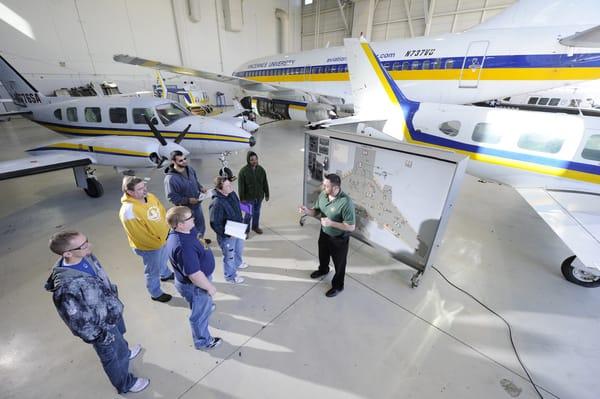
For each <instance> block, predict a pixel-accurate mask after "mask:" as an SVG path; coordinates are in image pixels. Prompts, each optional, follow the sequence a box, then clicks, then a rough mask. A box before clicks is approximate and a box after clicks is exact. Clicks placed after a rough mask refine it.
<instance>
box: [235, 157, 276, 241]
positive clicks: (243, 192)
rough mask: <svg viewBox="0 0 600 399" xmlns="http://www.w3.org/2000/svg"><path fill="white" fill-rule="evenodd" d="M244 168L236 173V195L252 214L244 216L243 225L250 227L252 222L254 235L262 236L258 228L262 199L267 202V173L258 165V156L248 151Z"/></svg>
mask: <svg viewBox="0 0 600 399" xmlns="http://www.w3.org/2000/svg"><path fill="white" fill-rule="evenodd" d="M246 162H247V164H246V166H244V167H243V168H242V169H240V173H238V194H239V196H240V201H242V202H244V203H246V204H250V205H251V207H252V212H248V213H246V214H245V216H244V223H246V224H248V225H250V220H252V230H253V231H255V232H256V234H262V233H263V231H262V229H261V228H260V227H259V218H260V206H261V204H262V201H263V198H264V200H265V201H268V200H269V182H268V181H267V172H266V171H265V169H264V168H263V167H262V166H260V165H259V164H258V155H256V153H255V152H254V151H248V155H247V156H246Z"/></svg>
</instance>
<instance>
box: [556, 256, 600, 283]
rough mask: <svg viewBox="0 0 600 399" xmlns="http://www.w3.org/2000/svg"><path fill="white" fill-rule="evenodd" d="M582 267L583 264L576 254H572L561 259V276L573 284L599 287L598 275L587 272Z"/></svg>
mask: <svg viewBox="0 0 600 399" xmlns="http://www.w3.org/2000/svg"><path fill="white" fill-rule="evenodd" d="M578 266H579V267H578ZM584 268H585V265H583V263H581V262H580V261H579V259H577V256H575V255H573V256H569V257H568V258H567V259H565V260H564V261H563V263H562V265H561V267H560V270H561V271H562V274H563V276H565V278H566V279H567V280H568V281H570V282H572V283H573V284H577V285H580V286H582V287H587V288H593V287H600V276H598V275H595V274H592V273H589V272H588V271H586V270H585V269H584Z"/></svg>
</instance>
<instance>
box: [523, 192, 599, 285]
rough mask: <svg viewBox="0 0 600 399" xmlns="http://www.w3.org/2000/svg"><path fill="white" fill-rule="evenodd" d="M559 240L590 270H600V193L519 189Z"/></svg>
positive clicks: (595, 272) (596, 271)
mask: <svg viewBox="0 0 600 399" xmlns="http://www.w3.org/2000/svg"><path fill="white" fill-rule="evenodd" d="M517 191H518V192H519V194H521V196H523V198H525V200H526V201H527V202H528V203H529V205H531V207H532V208H533V209H534V210H535V211H536V212H537V213H538V214H539V215H540V216H541V217H542V219H544V221H545V222H546V223H547V224H548V226H550V228H552V230H553V231H554V232H555V233H556V235H558V236H559V237H560V239H561V240H562V241H563V242H564V243H565V244H566V245H567V247H569V249H571V250H572V251H573V252H574V253H575V255H577V257H578V258H579V260H580V261H581V263H583V264H584V265H585V266H587V267H588V268H593V269H595V271H594V273H593V274H598V271H600V255H599V254H600V194H594V193H587V192H576V191H561V190H546V189H542V188H517Z"/></svg>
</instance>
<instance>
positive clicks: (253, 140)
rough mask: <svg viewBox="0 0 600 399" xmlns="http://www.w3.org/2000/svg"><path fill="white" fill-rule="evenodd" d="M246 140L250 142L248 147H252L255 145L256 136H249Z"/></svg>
mask: <svg viewBox="0 0 600 399" xmlns="http://www.w3.org/2000/svg"><path fill="white" fill-rule="evenodd" d="M248 142H249V143H250V147H254V146H255V145H256V137H254V136H250V138H249V139H248Z"/></svg>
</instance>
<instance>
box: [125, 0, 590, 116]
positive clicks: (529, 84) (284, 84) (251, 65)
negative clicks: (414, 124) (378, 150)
mask: <svg viewBox="0 0 600 399" xmlns="http://www.w3.org/2000/svg"><path fill="white" fill-rule="evenodd" d="M598 21H600V2H598V1H597V0H578V1H572V0H551V1H549V0H520V1H518V2H517V3H515V4H514V5H513V6H511V7H510V8H508V9H506V10H505V11H504V12H502V13H501V14H498V15H497V16H495V17H493V18H491V19H489V20H488V21H486V22H485V23H483V24H481V25H479V26H477V27H475V28H472V29H470V30H468V31H465V32H461V33H450V34H444V35H439V36H431V37H417V38H411V39H394V40H388V41H384V42H379V43H373V48H374V49H375V53H376V54H377V58H378V59H379V61H380V62H381V63H382V65H383V67H384V68H385V69H386V70H387V71H388V73H389V74H390V76H391V77H392V79H393V80H394V81H395V83H396V84H397V85H398V86H399V87H400V88H401V89H402V90H403V91H404V92H405V93H406V95H407V96H409V97H410V98H412V99H415V100H418V101H431V102H439V103H449V104H470V103H476V102H480V101H486V100H491V99H495V98H503V97H506V96H510V95H514V94H519V93H528V92H535V91H539V90H546V89H550V88H553V87H560V86H564V85H568V84H574V83H576V82H580V81H584V80H591V79H598V78H600V51H599V50H598V48H599V47H600V41H599V40H598V35H597V33H598V31H599V30H600V26H599V25H598ZM114 59H115V60H116V61H119V62H123V63H128V64H133V65H143V66H147V67H151V68H155V69H159V70H165V71H170V72H173V73H179V74H183V75H186V76H196V77H200V78H204V79H209V80H214V81H218V82H222V83H228V84H233V85H237V86H238V87H239V88H240V89H242V90H243V91H244V92H246V93H251V94H254V95H256V93H262V94H261V95H259V96H258V97H256V96H255V97H252V98H251V99H249V98H247V101H246V102H244V101H243V102H242V105H244V106H245V107H249V103H250V102H251V103H252V106H253V108H254V111H255V112H256V113H257V114H259V115H261V116H266V117H270V118H273V119H296V120H303V121H309V122H311V123H313V122H318V121H320V120H322V119H329V118H335V117H340V116H342V114H344V113H347V114H351V113H352V106H351V104H352V102H353V99H352V92H351V87H350V82H349V76H348V62H347V59H346V54H345V51H344V48H343V47H330V48H324V49H315V50H310V51H304V52H301V53H295V54H282V55H276V56H271V57H264V58H259V59H254V60H252V61H248V62H247V63H245V64H243V65H242V66H241V67H240V68H238V69H237V70H236V71H234V73H233V76H226V75H222V74H216V73H211V72H206V71H199V70H195V69H191V68H185V67H180V66H173V65H167V64H162V63H160V62H158V61H151V60H147V59H143V58H137V57H130V56H126V55H117V56H115V57H114Z"/></svg>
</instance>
